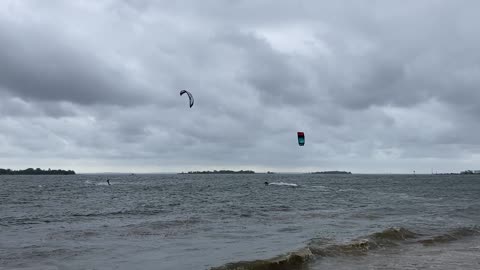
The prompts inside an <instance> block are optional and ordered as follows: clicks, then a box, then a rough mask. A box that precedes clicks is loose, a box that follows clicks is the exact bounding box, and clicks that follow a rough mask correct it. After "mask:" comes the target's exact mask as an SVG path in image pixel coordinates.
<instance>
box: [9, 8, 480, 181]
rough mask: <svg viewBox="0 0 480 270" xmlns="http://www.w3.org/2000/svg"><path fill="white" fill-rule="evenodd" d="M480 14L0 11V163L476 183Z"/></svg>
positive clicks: (409, 10)
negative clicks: (300, 140)
mask: <svg viewBox="0 0 480 270" xmlns="http://www.w3.org/2000/svg"><path fill="white" fill-rule="evenodd" d="M479 8H480V3H478V4H477V3H476V2H474V1H460V2H458V3H457V2H455V3H453V2H451V1H446V0H445V1H442V0H436V1H433V0H427V1H421V2H418V1H403V2H402V3H399V2H398V1H374V0H372V1H367V2H362V3H361V5H360V3H358V4H352V3H351V1H335V3H333V2H332V3H327V2H322V1H307V0H303V1H296V2H288V1H287V2H278V1H273V0H272V1H267V0H264V1H241V0H237V1H213V0H208V1H201V2H200V1H174V2H172V1H150V0H139V1H133V0H123V1H122V0H116V1H115V0H101V1H49V2H48V3H43V2H42V3H39V2H38V1H27V0H17V1H4V2H2V3H0V63H1V65H0V125H1V126H2V129H1V130H0V161H1V162H2V164H5V165H4V166H6V167H12V168H24V167H32V166H33V167H37V166H41V167H65V168H71V169H75V170H77V171H80V172H99V171H135V172H174V171H186V170H195V169H222V168H233V169H244V168H248V169H250V168H253V169H255V170H258V171H266V170H274V171H313V170H315V171H316V170H331V169H342V170H343V169H344V170H351V171H353V172H378V173H385V172H397V173H402V172H404V173H410V172H411V171H412V170H416V171H417V172H430V171H431V170H432V169H433V170H435V171H438V172H446V171H459V170H463V169H480V168H478V166H479V165H478V164H479V161H480V136H477V134H479V133H480V125H478V122H479V118H480V103H479V102H478V101H479V100H480V90H479V89H480V64H479V63H480V51H479V50H478V48H479V47H480V33H479V32H480V27H479V26H480V25H479V24H480V22H478V20H477V19H476V17H477V12H476V11H477V10H479ZM181 89H188V90H189V91H191V92H192V93H193V95H194V96H195V105H194V107H193V108H191V109H190V108H188V102H187V100H186V96H182V97H180V96H179V95H178V92H179V90H181ZM297 131H304V132H305V135H306V144H305V146H304V147H299V146H298V145H297V143H296V132H297ZM475 166H477V167H475Z"/></svg>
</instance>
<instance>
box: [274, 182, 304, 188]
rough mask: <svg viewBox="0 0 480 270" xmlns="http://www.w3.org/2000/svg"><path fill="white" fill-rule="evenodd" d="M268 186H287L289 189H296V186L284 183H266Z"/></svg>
mask: <svg viewBox="0 0 480 270" xmlns="http://www.w3.org/2000/svg"><path fill="white" fill-rule="evenodd" d="M268 185H269V186H289V187H298V185H297V184H294V183H285V182H273V183H268Z"/></svg>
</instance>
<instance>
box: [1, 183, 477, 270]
mask: <svg viewBox="0 0 480 270" xmlns="http://www.w3.org/2000/svg"><path fill="white" fill-rule="evenodd" d="M107 178H109V179H111V184H112V185H111V186H108V185H107V184H106V179H107ZM265 181H268V182H270V183H278V184H276V185H269V186H265V185H264V182H265ZM281 183H283V184H281ZM288 184H297V185H298V186H297V187H294V186H292V185H288ZM0 186H1V189H0V269H180V270H183V269H210V268H214V269H309V270H319V269H354V268H362V269H418V268H433V269H479V268H480V229H479V227H478V226H479V225H480V215H479V213H480V200H479V198H480V177H479V176H470V175H467V176H459V175H457V176H440V175H439V176H437V175H435V176H432V175H423V176H422V175H417V176H408V175H300V174H298V175H287V174H285V175H282V174H273V175H272V174H270V175H266V174H255V175H135V176H129V175H124V176H106V175H76V176H0Z"/></svg>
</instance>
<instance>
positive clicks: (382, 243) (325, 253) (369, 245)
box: [310, 227, 418, 257]
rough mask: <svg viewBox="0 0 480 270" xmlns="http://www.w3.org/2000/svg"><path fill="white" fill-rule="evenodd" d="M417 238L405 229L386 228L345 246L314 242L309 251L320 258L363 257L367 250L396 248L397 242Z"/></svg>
mask: <svg viewBox="0 0 480 270" xmlns="http://www.w3.org/2000/svg"><path fill="white" fill-rule="evenodd" d="M417 236H418V234H416V233H414V232H411V231H409V230H407V229H405V228H401V227H400V228H388V229H386V230H383V231H381V232H377V233H373V234H371V235H368V236H366V237H363V238H359V239H355V240H353V241H351V242H348V243H345V244H330V245H325V244H323V243H317V242H315V241H314V242H312V243H311V244H310V249H311V250H312V252H313V253H314V254H315V255H318V256H321V257H334V256H342V255H364V254H366V253H367V252H368V251H369V250H373V249H377V248H383V247H391V246H397V245H398V243H399V242H402V241H405V240H408V239H414V238H416V237H417Z"/></svg>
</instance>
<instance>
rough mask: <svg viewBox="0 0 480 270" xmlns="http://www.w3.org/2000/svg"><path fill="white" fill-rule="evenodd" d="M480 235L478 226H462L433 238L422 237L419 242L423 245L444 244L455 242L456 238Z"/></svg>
mask: <svg viewBox="0 0 480 270" xmlns="http://www.w3.org/2000/svg"><path fill="white" fill-rule="evenodd" d="M475 235H480V228H478V227H462V228H457V229H454V230H451V231H449V232H447V233H445V234H442V235H437V236H434V237H431V238H427V239H422V240H420V241H418V242H420V243H422V244H423V245H426V246H428V245H435V244H442V243H448V242H453V241H456V240H460V239H463V238H467V237H470V236H475Z"/></svg>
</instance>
